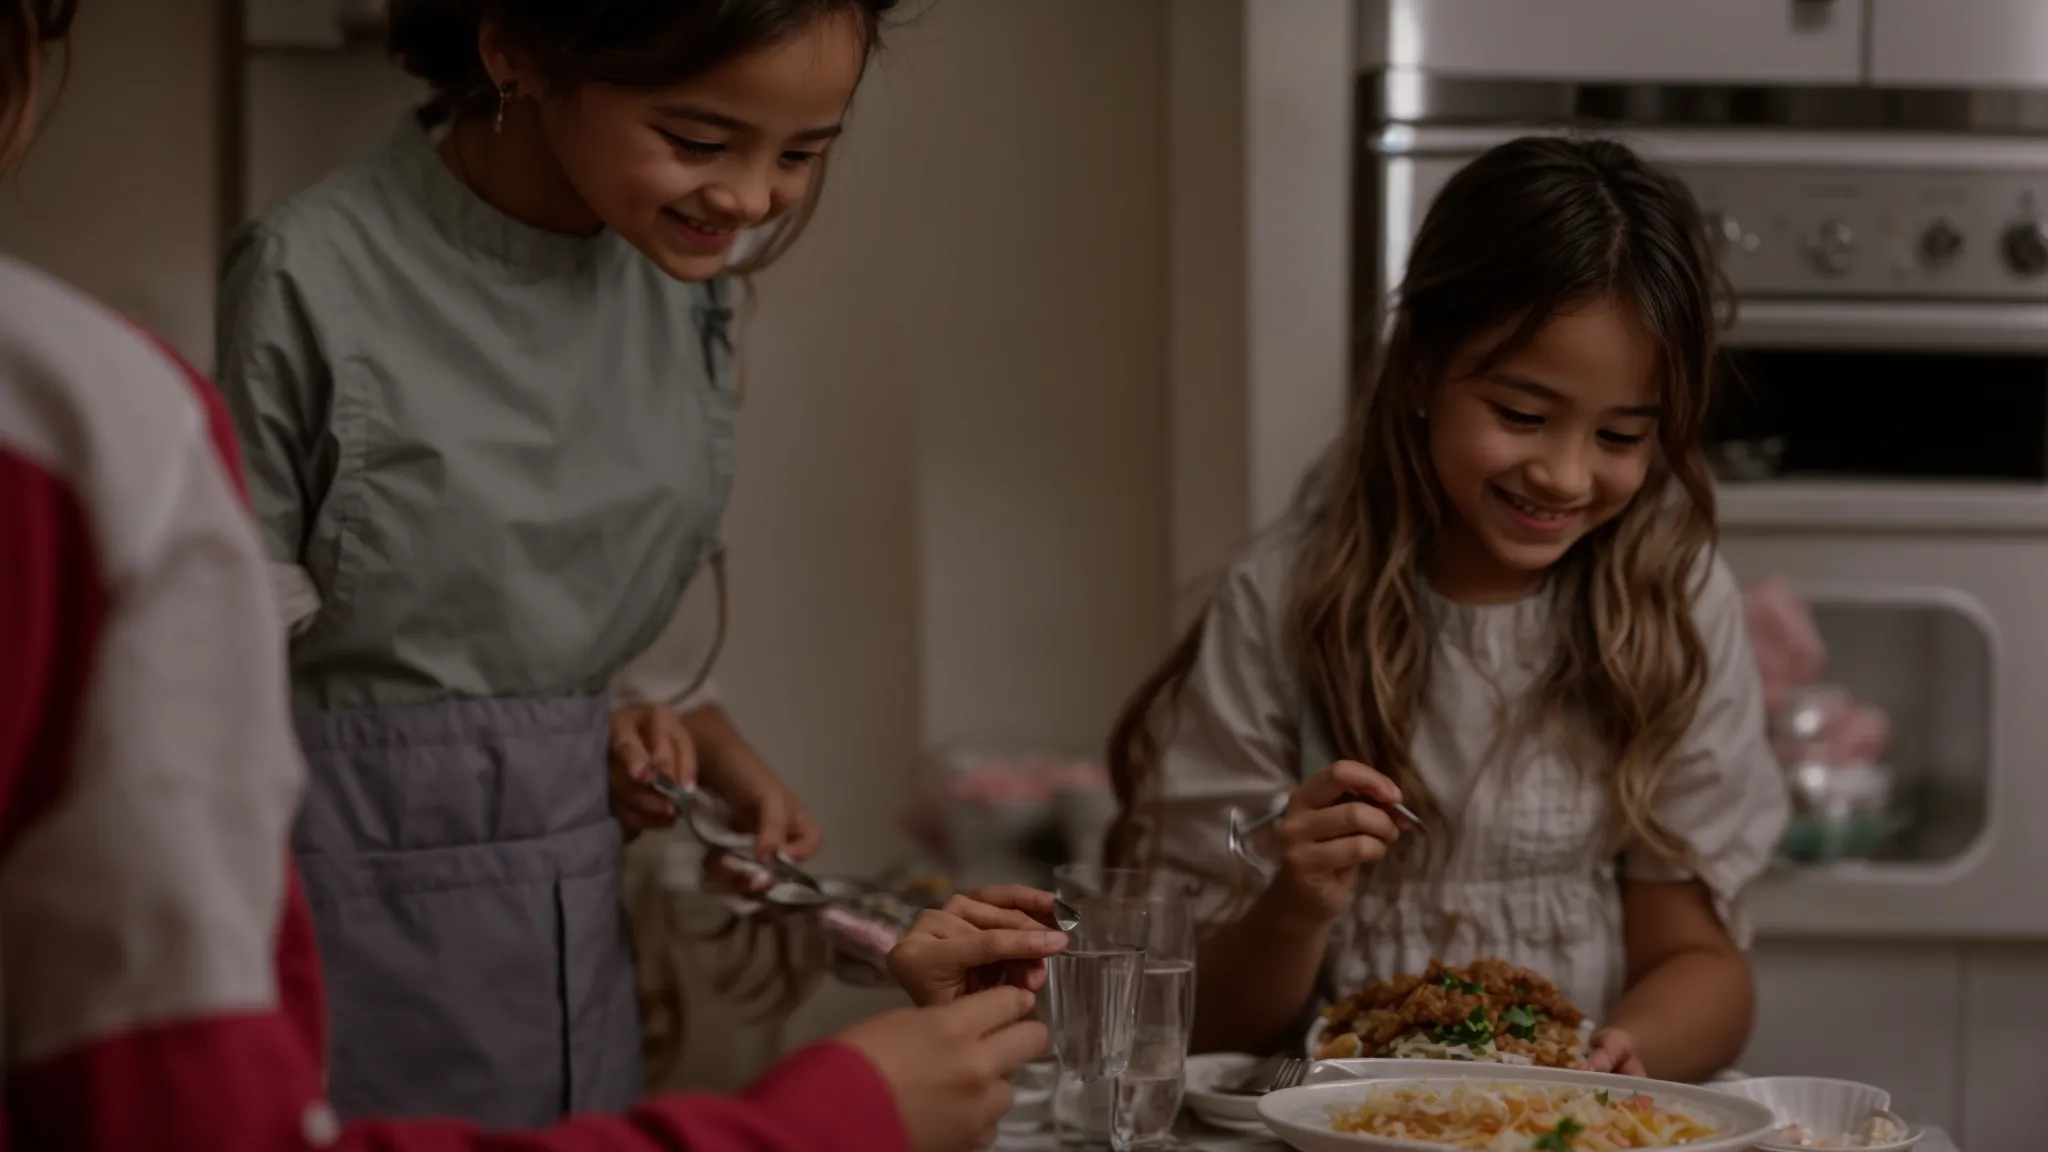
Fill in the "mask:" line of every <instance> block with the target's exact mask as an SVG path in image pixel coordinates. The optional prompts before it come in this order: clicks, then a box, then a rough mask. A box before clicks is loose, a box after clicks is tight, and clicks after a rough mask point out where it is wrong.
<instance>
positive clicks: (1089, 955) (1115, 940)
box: [1045, 900, 1150, 1147]
mask: <svg viewBox="0 0 2048 1152" xmlns="http://www.w3.org/2000/svg"><path fill="white" fill-rule="evenodd" d="M1149 912H1150V909H1149V908H1148V907H1147V905H1146V902H1145V901H1142V900H1128V901H1121V902H1104V903H1103V904H1102V905H1101V906H1098V907H1094V908H1092V909H1090V910H1089V911H1084V912H1083V913H1082V921H1081V923H1080V924H1078V925H1076V926H1075V928H1074V930H1073V931H1072V932H1070V933H1068V941H1067V948H1066V951H1064V952H1061V953H1060V954H1058V955H1056V956H1052V957H1049V958H1048V959H1047V960H1046V962H1045V966H1046V992H1047V996H1046V999H1047V1001H1048V1002H1049V1009H1050V1010H1049V1012H1048V1017H1049V1018H1048V1020H1047V1021H1046V1024H1047V1026H1048V1027H1049V1028H1050V1029H1051V1031H1052V1042H1053V1053H1054V1055H1055V1056H1057V1057H1058V1059H1059V1077H1058V1080H1057V1081H1056V1082H1055V1084H1054V1085H1053V1126H1054V1129H1055V1131H1056V1132H1057V1134H1058V1139H1059V1142H1060V1144H1061V1145H1063V1146H1067V1147H1101V1146H1103V1145H1105V1144H1107V1143H1109V1140H1110V1135H1111V1123H1112V1120H1113V1113H1114V1107H1115V1100H1116V1078H1117V1076H1118V1075H1120V1074H1121V1073H1122V1072H1123V1070H1124V1068H1125V1067H1126V1066H1128V1065H1129V1063H1130V1060H1131V1046H1132V1041H1133V1040H1134V1038H1135V1032H1136V1028H1137V1020H1138V983H1139V980H1140V979H1141V978H1142V977H1143V975H1144V971H1145V948H1144V942H1145V934H1146V922H1147V920H1148V918H1149V917H1148V914H1149Z"/></svg>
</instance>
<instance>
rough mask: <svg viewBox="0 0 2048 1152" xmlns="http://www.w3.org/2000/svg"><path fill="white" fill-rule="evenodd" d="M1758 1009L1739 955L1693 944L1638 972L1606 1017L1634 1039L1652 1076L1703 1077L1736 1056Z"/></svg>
mask: <svg viewBox="0 0 2048 1152" xmlns="http://www.w3.org/2000/svg"><path fill="white" fill-rule="evenodd" d="M1755 1014H1756V990H1755V986H1754V984H1753V983H1752V981H1751V979H1750V974H1749V962H1748V961H1747V960H1746V959H1744V957H1743V955H1742V953H1741V952H1739V951H1736V950H1735V949H1734V948H1732V947H1731V948H1725V949H1723V948H1696V949H1688V950H1685V951H1681V952H1675V953H1673V954H1671V955H1670V956H1668V957H1665V958H1664V959H1663V960H1661V961H1660V962H1659V963H1658V964H1657V965H1656V966H1655V967H1654V968H1651V969H1650V970H1649V971H1647V972H1645V973H1643V975H1642V976H1641V977H1640V978H1638V979H1637V980H1635V981H1634V982H1633V983H1631V984H1630V985H1629V989H1628V991H1627V992H1625V993H1623V994H1622V997H1621V1000H1620V1002H1619V1003H1617V1004H1616V1005H1615V1006H1614V1011H1613V1012H1612V1013H1610V1015H1609V1019H1607V1020H1606V1021H1604V1022H1603V1023H1604V1024H1605V1025H1606V1026H1608V1027H1612V1028H1619V1029H1621V1030H1623V1031H1625V1032H1627V1033H1628V1034H1629V1036H1630V1037H1631V1038H1633V1039H1634V1040H1635V1045H1636V1054H1637V1056H1638V1057H1639V1058H1640V1059H1641V1060H1642V1062H1643V1069H1644V1071H1646V1072H1648V1073H1649V1074H1650V1075H1651V1076H1653V1077H1655V1078H1657V1079H1659V1080H1681V1081H1701V1080H1705V1079H1707V1078H1708V1077H1710V1076H1712V1075H1714V1074H1715V1073H1716V1072H1720V1071H1722V1070H1723V1069H1726V1068H1729V1067H1731V1066H1733V1065H1734V1063H1735V1061H1736V1060H1737V1059H1739V1058H1740V1057H1741V1055H1742V1049H1743V1048H1744V1046H1745V1045H1747V1044H1748V1043H1749V1031H1750V1025H1751V1023H1752V1021H1753V1020H1754V1018H1755Z"/></svg>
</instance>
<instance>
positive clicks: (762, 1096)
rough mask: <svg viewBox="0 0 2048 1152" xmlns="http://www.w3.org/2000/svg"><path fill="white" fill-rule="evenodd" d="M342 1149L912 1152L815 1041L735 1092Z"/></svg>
mask: <svg viewBox="0 0 2048 1152" xmlns="http://www.w3.org/2000/svg"><path fill="white" fill-rule="evenodd" d="M342 1147H343V1148H345V1149H347V1150H348V1152H910V1138H909V1135H908V1133H906V1132H905V1131H904V1129H903V1122H902V1120H901V1119H900V1118H899V1117H898V1115H897V1112H896V1103H895V1099H894V1098H893V1097H892V1096H891V1095H890V1093H889V1087H888V1085H887V1084H886V1083H884V1082H883V1080H882V1078H881V1076H880V1075H879V1074H877V1073H876V1072H875V1070H874V1067H873V1066H872V1065H870V1064H869V1063H868V1062H867V1061H866V1060H865V1059H863V1058H862V1057H861V1056H860V1055H859V1054H858V1053H856V1052H854V1051H853V1050H852V1049H851V1048H846V1047H844V1046H841V1045H838V1044H817V1045H813V1046H811V1047H809V1048H806V1049H803V1050H802V1051H799V1052H797V1053H795V1054H793V1055H791V1056H790V1057H788V1058H787V1059H785V1060H783V1061H782V1062H781V1063H779V1064H777V1065H775V1067H773V1068H770V1069H769V1070H768V1073H767V1075H765V1076H763V1077H761V1079H760V1080H758V1081H756V1082H755V1083H754V1085H753V1086H752V1087H750V1088H748V1089H747V1090H746V1091H745V1092H743V1093H741V1094H740V1095H739V1096H736V1097H726V1096H702V1095H675V1096H661V1097H656V1098H655V1099H653V1100H650V1101H648V1102H647V1103H645V1104H643V1105H641V1106H640V1107H638V1108H635V1109H633V1110H632V1111H630V1112H627V1113H626V1114H625V1115H623V1116H584V1117H578V1118H575V1119H572V1120H568V1121H565V1122H563V1123H561V1124H558V1125H556V1126H555V1127H553V1128H549V1129H546V1130H544V1131H541V1132H536V1133H523V1134H498V1133H480V1132H478V1131H477V1130H476V1129H474V1128H472V1127H470V1126H468V1125H460V1124H428V1123H390V1124H379V1123H363V1124H354V1125H350V1126H349V1128H348V1131H347V1134H346V1136H345V1137H344V1138H343V1140H342Z"/></svg>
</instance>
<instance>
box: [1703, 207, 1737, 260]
mask: <svg viewBox="0 0 2048 1152" xmlns="http://www.w3.org/2000/svg"><path fill="white" fill-rule="evenodd" d="M1707 239H1708V240H1710V241H1712V242H1713V245H1714V248H1715V250H1716V251H1719V252H1732V251H1734V250H1735V249H1737V248H1740V247H1741V246H1742V221H1740V220H1737V219H1736V218H1735V217H1733V216H1730V215H1729V214H1728V213H1726V212H1709V213H1707Z"/></svg>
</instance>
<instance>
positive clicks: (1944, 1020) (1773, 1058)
mask: <svg viewBox="0 0 2048 1152" xmlns="http://www.w3.org/2000/svg"><path fill="white" fill-rule="evenodd" d="M1750 964H1751V966H1752V968H1753V970H1754V971H1755V973H1756V984H1757V1013H1756V1031H1755V1032H1754V1034H1753V1035H1752V1036H1751V1037H1750V1042H1749V1049H1748V1051H1746V1052H1744V1053H1743V1055H1742V1064H1741V1068H1742V1070H1743V1071H1744V1072H1746V1073H1748V1074H1749V1075H1751V1076H1835V1077H1840V1078H1842V1079H1845V1080H1860V1081H1862V1082H1863V1083H1865V1084H1876V1085H1878V1086H1879V1087H1882V1088H1884V1089H1886V1090H1888V1091H1890V1092H1891V1094H1892V1102H1893V1104H1892V1106H1893V1108H1894V1109H1895V1110H1896V1111H1898V1112H1899V1113H1900V1114H1901V1115H1903V1116H1908V1117H1911V1118H1912V1119H1913V1120H1914V1121H1915V1122H1917V1123H1921V1124H1935V1125H1939V1126H1941V1127H1943V1128H1946V1129H1948V1130H1949V1132H1950V1134H1951V1135H1953V1136H1954V1137H1955V1138H1956V1139H1957V1141H1958V1142H1959V1143H1961V1144H1962V1146H1963V1147H1966V1148H1968V1149H1970V1152H1994V1146H1992V1145H1981V1146H1980V1145H1979V1144H1978V1143H1977V1142H1976V1139H1975V1135H1976V1134H1975V1133H1974V1132H1973V1131H1970V1130H1968V1128H1967V1127H1966V1126H1965V1125H1964V1124H1963V1123H1961V1121H1962V1120H1963V1119H1964V1109H1963V1104H1964V1101H1963V1095H1962V1092H1961V1090H1960V1087H1959V1081H1960V1080H1962V1079H1963V1077H1962V1076H1960V1075H1959V1074H1958V1072H1959V1069H1957V1067H1956V1062H1957V1061H1956V1057H1957V1054H1958V1053H1959V1052H1961V1051H1962V1049H1963V1042H1962V1036H1963V1032H1962V1028H1963V1024H1962V1018H1963V999H1964V995H1963V988H1964V984H1963V977H1962V974H1963V968H1964V954H1963V948H1962V947H1961V946H1959V945H1941V944H1922V943H1904V942H1897V943H1894V942H1878V941H1853V942H1852V941H1816V940H1787V939H1771V938H1767V939H1761V940H1758V941H1757V944H1756V947H1755V949H1754V951H1752V952H1751V953H1750ZM2040 1067H2041V1065H2040V1063H2039V1061H2038V1059H2037V1060H2036V1061H2034V1062H2033V1063H2032V1064H2030V1065H2028V1069H2029V1070H2030V1071H2032V1072H2033V1073H2034V1074H2036V1075H2037V1076H2038V1074H2039V1070H2040ZM2035 1090H2036V1091H2038V1085H2037V1086H2036V1089H2035ZM2030 1152H2031V1149H2030Z"/></svg>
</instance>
